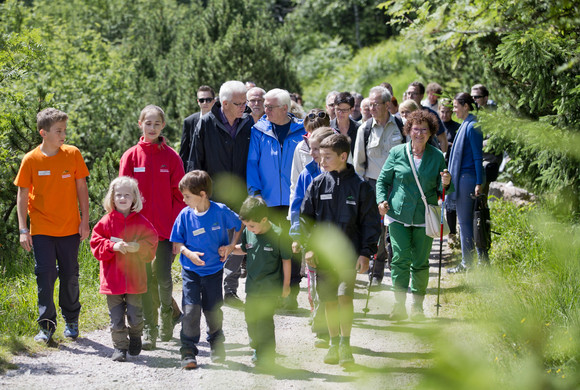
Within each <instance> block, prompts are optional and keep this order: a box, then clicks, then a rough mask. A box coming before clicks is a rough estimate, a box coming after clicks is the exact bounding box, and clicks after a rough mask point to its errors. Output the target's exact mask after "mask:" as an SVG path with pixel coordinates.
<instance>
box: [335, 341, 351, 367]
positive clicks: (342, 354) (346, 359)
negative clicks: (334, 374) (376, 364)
mask: <svg viewBox="0 0 580 390" xmlns="http://www.w3.org/2000/svg"><path fill="white" fill-rule="evenodd" d="M338 357H339V364H340V365H341V366H342V367H344V366H348V365H349V364H353V363H354V357H353V356H352V351H351V349H350V345H346V344H340V347H338Z"/></svg>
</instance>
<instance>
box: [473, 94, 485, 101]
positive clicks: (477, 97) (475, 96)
mask: <svg viewBox="0 0 580 390" xmlns="http://www.w3.org/2000/svg"><path fill="white" fill-rule="evenodd" d="M471 97H472V98H473V100H475V99H481V98H483V97H485V96H478V95H473V96H471Z"/></svg>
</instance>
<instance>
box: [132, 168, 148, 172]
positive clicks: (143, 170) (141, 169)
mask: <svg viewBox="0 0 580 390" xmlns="http://www.w3.org/2000/svg"><path fill="white" fill-rule="evenodd" d="M133 172H145V167H134V168H133Z"/></svg>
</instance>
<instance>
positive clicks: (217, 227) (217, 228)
mask: <svg viewBox="0 0 580 390" xmlns="http://www.w3.org/2000/svg"><path fill="white" fill-rule="evenodd" d="M221 228H222V227H221V226H212V227H211V230H220V229H221Z"/></svg>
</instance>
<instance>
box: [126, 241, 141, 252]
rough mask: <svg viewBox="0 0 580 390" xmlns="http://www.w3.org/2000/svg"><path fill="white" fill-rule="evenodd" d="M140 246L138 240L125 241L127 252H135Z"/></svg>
mask: <svg viewBox="0 0 580 390" xmlns="http://www.w3.org/2000/svg"><path fill="white" fill-rule="evenodd" d="M140 247H141V245H139V243H138V242H128V243H127V252H129V253H135V252H137V251H138V250H139V248H140Z"/></svg>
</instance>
